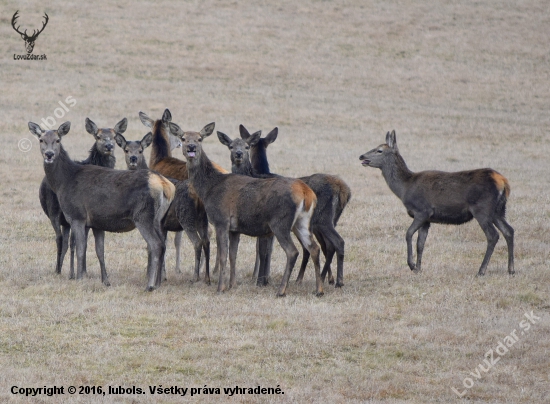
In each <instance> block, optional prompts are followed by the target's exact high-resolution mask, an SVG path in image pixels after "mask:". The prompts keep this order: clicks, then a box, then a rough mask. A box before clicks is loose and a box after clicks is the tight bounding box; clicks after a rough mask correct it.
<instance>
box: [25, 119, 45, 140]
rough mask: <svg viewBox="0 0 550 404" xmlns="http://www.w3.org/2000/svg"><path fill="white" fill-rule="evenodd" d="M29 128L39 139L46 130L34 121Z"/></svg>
mask: <svg viewBox="0 0 550 404" xmlns="http://www.w3.org/2000/svg"><path fill="white" fill-rule="evenodd" d="M29 130H30V131H31V133H32V134H33V135H35V136H36V137H37V138H38V139H40V137H41V136H42V135H43V134H44V133H45V131H43V130H42V128H41V127H40V125H38V124H36V123H34V122H29Z"/></svg>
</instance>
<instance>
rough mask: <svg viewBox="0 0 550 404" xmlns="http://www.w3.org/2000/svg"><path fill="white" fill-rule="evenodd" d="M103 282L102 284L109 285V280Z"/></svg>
mask: <svg viewBox="0 0 550 404" xmlns="http://www.w3.org/2000/svg"><path fill="white" fill-rule="evenodd" d="M103 284H104V285H105V286H111V282H109V280H105V281H103Z"/></svg>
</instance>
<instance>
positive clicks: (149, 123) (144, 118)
mask: <svg viewBox="0 0 550 404" xmlns="http://www.w3.org/2000/svg"><path fill="white" fill-rule="evenodd" d="M139 119H140V120H141V123H142V124H144V125H145V126H147V127H148V128H152V127H153V124H154V123H155V122H154V121H153V120H152V119H151V118H149V117H148V116H147V114H146V113H145V112H141V111H139Z"/></svg>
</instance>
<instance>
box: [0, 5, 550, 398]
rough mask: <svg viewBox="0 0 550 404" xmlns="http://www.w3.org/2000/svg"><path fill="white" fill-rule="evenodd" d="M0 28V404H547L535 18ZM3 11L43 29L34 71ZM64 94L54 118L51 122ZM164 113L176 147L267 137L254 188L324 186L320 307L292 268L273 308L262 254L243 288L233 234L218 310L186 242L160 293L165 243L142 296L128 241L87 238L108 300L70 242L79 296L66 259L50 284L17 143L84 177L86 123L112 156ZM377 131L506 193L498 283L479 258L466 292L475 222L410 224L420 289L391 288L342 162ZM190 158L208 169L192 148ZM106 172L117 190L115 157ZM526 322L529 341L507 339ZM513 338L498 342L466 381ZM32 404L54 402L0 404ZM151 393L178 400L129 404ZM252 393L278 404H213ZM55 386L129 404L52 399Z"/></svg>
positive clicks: (544, 208)
mask: <svg viewBox="0 0 550 404" xmlns="http://www.w3.org/2000/svg"><path fill="white" fill-rule="evenodd" d="M428 3H429V4H428ZM44 7H46V8H44ZM1 9H2V13H1V14H0V20H1V24H0V37H1V41H0V55H1V58H0V82H1V92H2V97H1V98H0V135H1V138H2V139H3V145H2V147H1V148H0V177H1V178H2V189H1V192H0V211H1V214H0V229H1V231H0V287H1V288H2V290H3V292H2V293H1V294H0V368H1V369H2V371H1V372H0V401H1V402H13V403H27V402H37V403H54V402H81V403H111V402H120V403H133V402H136V403H146V402H152V401H156V402H166V403H175V402H181V401H190V402H210V401H214V400H225V401H228V402H315V403H317V402H319V403H321V402H339V403H340V402H342V403H343V402H357V403H359V402H388V403H404V402H415V403H426V402H440V403H449V402H458V401H462V400H465V399H468V400H471V401H475V402H482V403H543V402H549V401H550V393H549V388H548V386H549V385H550V380H549V368H550V359H549V350H550V301H549V296H550V295H549V292H550V271H549V266H550V179H549V174H550V159H549V158H548V155H549V153H550V143H549V141H550V129H549V128H550V114H549V113H548V112H549V105H550V74H549V72H550V54H549V48H548V44H549V43H550V30H549V29H548V27H549V26H550V13H549V10H548V4H547V3H545V2H544V1H529V0H527V1H520V2H518V1H502V2H498V5H497V3H496V2H489V1H485V2H478V1H462V2H453V1H437V2H423V1H403V2H388V1H372V2H371V1H369V2H365V1H357V0H352V1H346V2H344V1H307V2H305V1H302V2H299V3H296V2H291V1H286V0H283V1H278V2H262V1H257V2H246V4H245V3H244V2H233V1H216V2H214V1H204V2H202V1H186V2H176V1H161V2H152V1H138V2H132V1H121V2H116V4H115V2H108V1H104V0H101V1H98V2H88V3H78V5H75V4H73V3H71V2H63V1H53V2H49V3H48V5H47V6H45V5H44V3H42V2H31V1H18V2H15V1H11V0H9V1H3V2H2V7H1ZM16 10H20V23H21V24H22V28H28V29H29V31H32V29H33V27H34V28H38V27H40V26H41V17H42V15H43V12H47V13H48V15H49V17H50V20H49V23H48V25H47V27H46V28H45V30H44V31H43V32H42V33H41V34H40V36H39V37H38V39H37V40H36V45H35V49H34V54H37V55H40V54H46V55H47V60H46V61H22V60H14V57H13V55H14V54H24V53H25V47H24V42H23V41H22V40H21V38H20V37H19V35H18V34H17V33H15V32H14V30H13V29H12V27H11V25H10V22H11V17H12V15H13V13H14V12H15V11H16ZM68 96H71V97H72V98H73V99H74V100H75V101H76V104H75V105H74V106H70V107H69V105H67V106H68V109H69V111H64V116H63V117H62V118H61V119H59V118H56V117H55V116H54V113H55V110H56V108H60V105H59V102H63V103H65V100H66V98H67V97H68ZM164 108H169V109H170V110H171V112H172V116H173V121H174V122H176V123H178V124H179V125H180V126H182V128H183V129H184V130H200V129H201V128H202V127H203V126H204V125H206V124H207V123H209V122H212V121H215V122H216V129H217V130H220V131H223V132H225V133H227V134H228V135H230V136H231V137H236V136H238V125H239V124H241V123H242V124H244V125H245V126H246V127H247V128H248V129H249V130H250V131H251V132H252V131H255V130H259V129H262V130H263V133H264V134H267V132H268V131H269V130H271V129H272V128H273V127H275V126H277V127H279V137H278V139H277V141H276V142H275V143H274V144H273V145H271V146H270V148H269V153H270V154H269V157H270V162H271V168H272V171H274V172H277V173H280V174H283V175H287V176H293V177H294V176H302V175H307V174H311V173H315V172H325V173H330V174H337V175H340V176H341V177H342V178H343V179H344V180H345V181H346V182H347V183H348V184H349V185H350V187H351V189H352V194H353V196H352V200H351V202H350V203H349V204H348V207H347V209H346V210H345V211H344V214H343V216H342V218H341V220H340V223H339V226H338V230H339V232H340V234H341V235H342V236H343V238H344V239H345V241H346V258H345V267H344V276H345V279H344V280H345V287H344V288H342V289H334V288H332V287H329V286H328V285H325V286H326V291H325V295H324V296H323V297H322V298H316V297H315V296H314V294H313V291H314V287H315V285H314V274H313V267H310V268H308V271H307V272H306V276H305V280H304V283H303V285H301V286H297V285H295V284H294V282H293V280H294V278H295V276H296V274H297V269H298V268H295V271H294V273H293V275H292V281H291V284H290V286H289V288H288V290H287V297H286V298H283V299H277V298H276V297H275V294H276V288H277V286H278V284H279V282H280V280H281V277H282V272H283V267H284V263H285V258H284V254H283V252H282V250H281V248H280V247H279V246H278V245H277V244H276V245H275V248H274V254H273V263H272V275H273V281H272V284H271V285H270V286H269V287H267V288H257V287H256V286H255V285H254V283H253V281H252V280H251V275H252V269H253V263H254V243H255V242H254V240H253V239H251V238H248V237H244V236H243V237H242V239H241V245H240V250H239V255H238V262H237V264H238V268H237V278H238V286H237V288H236V289H234V290H231V291H229V292H227V293H224V294H222V295H218V294H217V293H216V284H217V278H216V277H214V282H213V284H212V285H211V286H206V285H204V284H203V283H202V282H200V283H192V282H191V279H192V266H193V254H192V248H191V244H190V243H189V241H188V240H187V239H185V240H184V252H183V262H184V273H183V274H182V275H177V274H175V272H174V270H173V267H174V262H175V261H174V248H173V243H172V236H170V240H169V244H168V249H167V250H168V251H167V269H168V281H167V282H165V283H164V284H163V285H162V287H161V288H160V289H159V290H157V291H155V292H153V293H146V292H145V291H144V289H145V284H146V279H145V268H146V263H147V255H146V245H145V242H144V241H143V239H142V238H141V236H140V235H139V234H138V233H137V232H136V231H134V232H131V233H125V234H107V235H106V243H105V247H106V263H107V271H108V273H109V275H110V280H111V283H112V286H111V287H108V288H107V287H104V286H103V285H102V284H101V281H100V272H99V265H98V262H97V259H96V257H95V252H94V244H93V240H92V237H90V242H89V245H88V257H87V261H88V272H89V278H88V279H85V280H83V281H81V282H75V281H72V280H69V279H68V259H66V261H65V266H64V268H63V273H62V274H61V276H58V275H56V274H55V273H54V267H55V242H54V233H53V230H52V227H51V225H50V223H49V220H48V219H47V217H46V216H45V215H44V213H43V212H42V209H41V207H40V204H39V200H38V187H39V184H40V182H41V180H42V178H43V176H44V171H43V167H42V158H41V156H40V153H39V148H38V141H37V139H36V138H34V137H33V136H32V135H31V134H30V133H29V131H28V129H27V122H28V121H34V122H37V123H40V122H41V120H42V119H43V118H44V119H46V118H47V117H52V118H54V119H55V120H56V127H57V126H58V125H59V124H61V123H62V122H63V121H65V120H70V121H71V122H72V128H71V132H70V133H69V134H68V135H67V137H66V138H65V139H64V140H63V144H64V146H65V148H66V149H67V151H68V152H69V154H70V155H71V157H72V158H75V159H83V158H85V157H86V155H87V150H88V149H89V148H90V146H91V145H92V143H93V138H92V137H91V136H90V135H89V134H87V133H86V131H85V129H84V120H85V118H86V117H89V118H90V119H92V120H93V121H94V122H96V123H97V124H98V126H100V127H112V126H114V125H115V124H116V122H118V121H119V120H120V119H122V118H123V117H127V118H128V120H129V124H128V130H127V132H126V133H125V136H126V139H128V140H135V139H141V138H142V137H143V135H144V134H145V133H147V131H148V129H147V128H145V127H144V126H143V125H142V124H141V122H140V121H139V118H138V111H140V110H141V111H144V112H146V113H147V114H149V115H150V116H151V117H156V118H159V117H160V116H161V114H162V111H163V110H164ZM57 113H58V115H61V112H60V111H57ZM392 129H395V130H396V132H397V139H398V144H399V148H400V150H401V153H402V155H403V156H404V158H405V160H406V161H407V163H408V165H409V168H410V169H411V170H413V171H421V170H427V169H439V170H446V171H459V170H466V169H473V168H479V167H492V168H494V169H495V170H497V171H499V172H500V173H502V174H503V175H505V176H506V177H507V178H508V180H509V182H510V184H511V187H512V193H511V196H510V198H509V201H508V210H507V218H508V221H509V222H510V224H511V225H512V226H513V227H514V228H515V231H516V233H515V234H516V251H515V259H516V275H515V276H513V277H510V276H508V274H507V271H506V260H507V253H506V245H505V242H504V238H503V237H501V239H500V241H499V243H498V245H497V247H496V249H495V252H494V254H493V258H492V260H491V263H490V265H489V268H488V270H487V275H486V276H485V277H484V278H476V277H475V275H476V273H477V270H478V268H479V265H480V264H481V260H482V258H483V254H484V252H485V248H486V240H485V236H484V234H483V232H482V230H481V228H480V227H479V225H478V224H477V223H475V222H471V223H468V224H466V225H463V226H460V227H456V226H437V225H434V226H432V228H431V231H430V234H429V236H428V240H427V244H426V249H425V251H424V259H423V273H421V274H418V275H415V274H413V273H411V271H410V270H409V269H408V267H407V264H406V246H405V231H406V229H407V228H408V226H409V225H410V222H411V220H410V218H409V217H408V216H407V214H406V213H405V209H404V208H403V206H402V204H401V202H400V201H399V200H398V199H397V197H395V196H394V195H393V194H392V193H391V191H390V190H389V188H388V187H387V185H386V183H385V181H384V180H383V178H382V176H381V174H380V171H379V170H377V169H373V168H363V167H361V165H360V162H359V159H358V157H359V155H360V154H362V153H364V152H366V151H367V150H370V149H371V148H373V147H376V146H377V145H379V144H381V143H383V142H384V136H385V133H386V132H387V131H388V130H392ZM29 149H30V150H29ZM204 149H205V151H206V153H207V154H208V155H209V157H210V158H211V159H213V160H215V161H216V162H218V163H220V164H221V165H222V166H224V167H225V168H228V169H229V168H230V162H229V151H228V150H227V148H226V147H225V146H223V145H221V144H220V143H219V142H218V140H217V139H216V137H215V136H212V137H210V138H208V139H207V140H206V141H205V143H204ZM179 153H180V152H178V156H181V155H180V154H179ZM116 156H117V159H118V161H117V168H118V169H122V168H123V167H124V159H123V154H122V152H121V150H120V149H117V151H116ZM213 243H215V241H214V240H213ZM531 312H532V313H533V315H534V316H536V317H538V319H534V320H533V321H534V322H535V324H532V323H530V324H531V328H530V329H529V330H525V329H524V328H522V327H520V323H521V322H522V321H524V320H527V319H526V317H525V316H524V315H525V313H528V314H530V313H531ZM523 324H524V325H525V323H523ZM514 330H516V332H517V334H516V335H517V336H518V340H517V342H516V343H515V344H514V345H513V346H511V347H510V348H509V351H508V352H505V353H503V355H502V356H499V354H498V353H495V354H494V356H495V360H498V362H497V363H495V364H494V366H493V367H491V369H490V370H488V371H487V372H484V371H481V372H480V371H479V367H478V365H480V364H482V365H483V366H485V367H487V366H486V365H485V364H484V362H483V361H484V359H486V357H485V355H486V353H487V352H489V351H490V350H493V351H494V352H499V351H497V348H498V347H499V342H501V341H504V339H505V337H507V336H509V335H510V334H511V333H513V332H514ZM502 351H503V350H502V348H500V352H502ZM487 361H489V358H487ZM476 375H477V376H476ZM54 385H56V386H64V388H65V394H64V395H63V396H61V395H58V396H55V397H47V396H44V395H40V396H36V397H34V398H32V397H31V398H29V397H25V396H22V395H20V394H18V395H16V394H12V392H11V389H12V386H18V387H23V388H30V387H44V386H47V387H51V386H54ZM159 385H162V387H170V386H179V387H187V388H189V389H191V388H200V389H201V394H200V395H196V394H195V395H193V397H191V396H190V394H191V393H190V390H189V391H188V392H187V394H186V396H185V397H181V396H178V395H166V394H165V395H162V396H159V395H151V394H150V393H149V386H157V387H158V386H159ZM258 385H259V386H262V387H273V388H276V387H277V386H279V387H280V388H281V389H282V391H283V392H284V395H283V394H280V395H249V394H246V395H239V394H237V395H234V396H232V397H229V396H228V395H225V394H224V391H223V388H224V387H235V386H239V387H246V388H248V387H257V386H258ZM68 386H77V387H78V386H102V387H103V389H104V390H105V391H107V388H108V386H114V387H117V386H123V387H125V388H131V387H132V386H135V387H139V388H141V389H143V391H144V392H145V393H146V394H141V395H136V394H123V395H105V396H103V395H93V394H87V395H86V394H84V395H79V394H75V395H69V394H67V388H68ZM204 386H207V388H220V389H221V394H220V395H216V394H213V395H205V394H203V393H202V388H203V387H204ZM465 386H466V387H465ZM467 387H469V388H467ZM453 388H454V389H455V390H456V392H457V393H459V394H463V397H462V398H459V394H457V393H455V392H454V391H453ZM77 393H78V391H77Z"/></svg>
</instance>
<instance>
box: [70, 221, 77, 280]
mask: <svg viewBox="0 0 550 404" xmlns="http://www.w3.org/2000/svg"><path fill="white" fill-rule="evenodd" d="M70 233H71V234H70V240H71V241H70V244H71V268H70V270H69V279H74V252H75V245H76V242H75V239H74V234H73V232H72V231H71V232H70Z"/></svg>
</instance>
